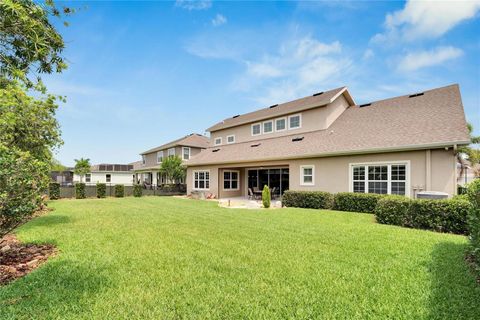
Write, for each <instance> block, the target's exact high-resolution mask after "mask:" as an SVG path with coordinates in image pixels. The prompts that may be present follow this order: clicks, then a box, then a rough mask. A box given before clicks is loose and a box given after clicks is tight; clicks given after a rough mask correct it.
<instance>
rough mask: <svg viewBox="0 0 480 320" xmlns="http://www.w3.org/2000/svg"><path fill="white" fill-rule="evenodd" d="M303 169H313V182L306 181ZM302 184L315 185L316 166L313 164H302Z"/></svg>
mask: <svg viewBox="0 0 480 320" xmlns="http://www.w3.org/2000/svg"><path fill="white" fill-rule="evenodd" d="M303 169H312V182H305V180H304V177H305V176H304V172H303ZM300 185H301V186H314V185H315V166H314V165H313V164H308V165H303V166H300Z"/></svg>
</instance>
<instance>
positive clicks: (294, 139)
mask: <svg viewBox="0 0 480 320" xmlns="http://www.w3.org/2000/svg"><path fill="white" fill-rule="evenodd" d="M302 140H303V137H296V138H293V139H292V142H297V141H302Z"/></svg>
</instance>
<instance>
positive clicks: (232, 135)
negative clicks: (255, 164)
mask: <svg viewBox="0 0 480 320" xmlns="http://www.w3.org/2000/svg"><path fill="white" fill-rule="evenodd" d="M232 137H233V141H232V142H228V138H232ZM232 143H235V135H234V134H231V135H229V136H227V144H232Z"/></svg>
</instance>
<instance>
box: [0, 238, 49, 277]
mask: <svg viewBox="0 0 480 320" xmlns="http://www.w3.org/2000/svg"><path fill="white" fill-rule="evenodd" d="M56 252H57V249H56V248H55V246H54V245H52V244H32V243H30V244H25V243H21V242H20V241H19V240H18V239H17V238H16V237H15V235H12V234H9V235H6V236H5V237H3V239H1V240H0V286H1V285H5V284H7V283H9V282H11V281H13V280H15V279H18V278H20V277H23V276H25V275H26V274H28V273H30V272H32V271H33V270H34V269H36V268H38V267H39V266H40V265H41V264H42V263H44V262H45V261H46V260H47V259H48V258H49V257H51V256H53V255H55V253H56Z"/></svg>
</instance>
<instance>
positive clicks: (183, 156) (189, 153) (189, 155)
mask: <svg viewBox="0 0 480 320" xmlns="http://www.w3.org/2000/svg"><path fill="white" fill-rule="evenodd" d="M185 150H188V159H185ZM191 157H192V149H191V148H190V147H182V160H185V161H188V160H190V158H191Z"/></svg>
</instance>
